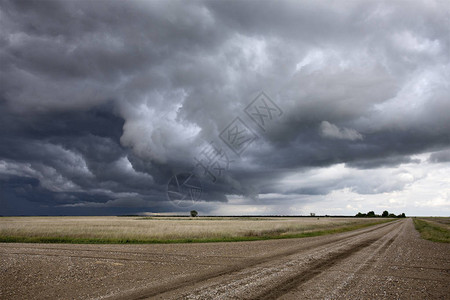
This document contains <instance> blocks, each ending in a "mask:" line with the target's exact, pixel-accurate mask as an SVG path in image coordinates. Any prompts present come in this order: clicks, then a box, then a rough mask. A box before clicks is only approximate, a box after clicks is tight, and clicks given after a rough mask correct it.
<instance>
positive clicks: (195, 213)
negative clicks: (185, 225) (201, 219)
mask: <svg viewBox="0 0 450 300" xmlns="http://www.w3.org/2000/svg"><path fill="white" fill-rule="evenodd" d="M197 215H198V212H197V211H196V210H191V217H193V218H195V217H196V216H197Z"/></svg>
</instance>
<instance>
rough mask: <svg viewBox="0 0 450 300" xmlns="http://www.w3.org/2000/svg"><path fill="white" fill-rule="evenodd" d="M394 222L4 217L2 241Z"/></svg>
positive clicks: (135, 238)
mask: <svg viewBox="0 0 450 300" xmlns="http://www.w3.org/2000/svg"><path fill="white" fill-rule="evenodd" d="M389 220H390V219H370V218H331V217H323V218H317V217H314V218H313V217H311V218H310V217H304V218H299V217H286V218H279V217H277V218H271V217H196V218H187V217H171V218H170V217H152V218H145V217H2V218H0V242H58V243H61V242H62V243H170V242H214V241H242V240H259V239H270V238H287V237H304V236H317V235H323V234H328V233H338V232H345V231H349V230H354V229H358V228H363V227H366V226H369V225H372V224H376V223H380V222H386V221H389Z"/></svg>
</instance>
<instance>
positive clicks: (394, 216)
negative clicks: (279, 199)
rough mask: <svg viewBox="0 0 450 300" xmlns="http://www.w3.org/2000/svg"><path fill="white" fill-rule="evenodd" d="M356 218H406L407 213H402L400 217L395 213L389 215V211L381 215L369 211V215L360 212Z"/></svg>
mask: <svg viewBox="0 0 450 300" xmlns="http://www.w3.org/2000/svg"><path fill="white" fill-rule="evenodd" d="M355 217H358V218H406V215H405V213H401V214H399V215H395V214H393V213H389V212H388V211H387V210H385V211H383V213H382V214H381V215H377V214H375V212H374V211H373V210H371V211H369V212H368V213H367V214H363V213H360V212H358V213H357V214H356V215H355Z"/></svg>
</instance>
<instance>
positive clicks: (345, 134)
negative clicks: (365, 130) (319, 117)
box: [320, 121, 363, 141]
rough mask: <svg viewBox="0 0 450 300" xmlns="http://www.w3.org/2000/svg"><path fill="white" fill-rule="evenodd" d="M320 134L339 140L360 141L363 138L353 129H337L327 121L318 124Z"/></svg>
mask: <svg viewBox="0 0 450 300" xmlns="http://www.w3.org/2000/svg"><path fill="white" fill-rule="evenodd" d="M320 134H321V135H322V136H323V137H326V138H331V139H340V140H350V141H355V140H362V139H363V136H362V134H360V133H359V132H358V131H356V130H355V129H351V128H339V127H337V126H336V125H334V124H331V123H329V122H327V121H322V123H320Z"/></svg>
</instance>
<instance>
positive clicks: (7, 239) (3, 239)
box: [0, 220, 394, 244]
mask: <svg viewBox="0 0 450 300" xmlns="http://www.w3.org/2000/svg"><path fill="white" fill-rule="evenodd" d="M392 221H394V220H382V221H377V222H370V223H364V224H356V225H351V226H344V227H338V228H334V229H327V230H318V231H308V232H302V233H293V234H281V235H280V234H279V235H262V236H239V237H223V238H185V239H165V240H163V239H110V238H106V239H103V238H73V237H27V236H0V243H64V244H175V243H215V242H244V241H262V240H272V239H292V238H304V237H313V236H321V235H327V234H336V233H342V232H347V231H352V230H356V229H361V228H366V227H369V226H373V225H378V224H382V223H387V222H392Z"/></svg>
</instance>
